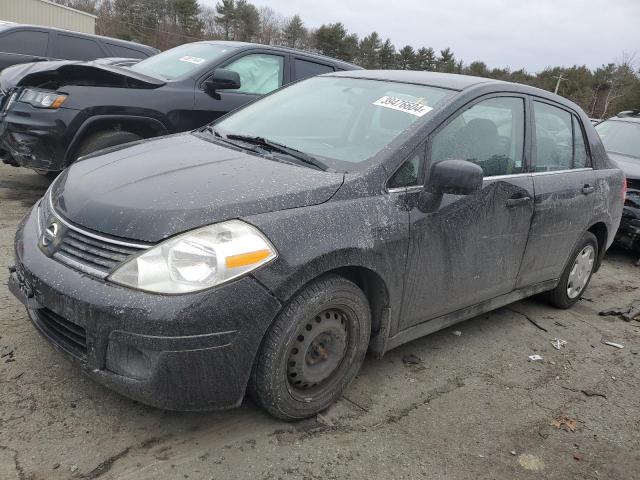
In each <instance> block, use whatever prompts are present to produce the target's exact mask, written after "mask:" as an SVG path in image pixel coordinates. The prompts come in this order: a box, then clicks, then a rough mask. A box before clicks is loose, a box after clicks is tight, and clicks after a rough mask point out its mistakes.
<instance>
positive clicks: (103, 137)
mask: <svg viewBox="0 0 640 480" xmlns="http://www.w3.org/2000/svg"><path fill="white" fill-rule="evenodd" d="M138 140H142V137H141V136H140V135H137V134H135V133H131V132H126V131H122V130H109V131H104V132H98V133H94V134H92V135H90V136H89V137H87V138H86V139H85V140H84V142H82V144H81V145H80V148H78V151H77V152H76V154H75V159H74V160H77V159H78V158H80V157H82V156H84V155H89V154H90V153H93V152H97V151H98V150H102V149H103V148H109V147H115V146H116V145H122V144H123V143H129V142H136V141H138Z"/></svg>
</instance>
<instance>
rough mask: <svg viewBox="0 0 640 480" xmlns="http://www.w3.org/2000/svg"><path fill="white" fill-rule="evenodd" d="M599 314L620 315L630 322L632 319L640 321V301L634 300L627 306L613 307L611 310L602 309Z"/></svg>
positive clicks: (606, 315) (607, 315)
mask: <svg viewBox="0 0 640 480" xmlns="http://www.w3.org/2000/svg"><path fill="white" fill-rule="evenodd" d="M598 315H600V316H601V317H619V318H620V319H622V320H624V321H625V322H630V321H632V320H637V321H640V304H639V303H638V302H634V303H632V304H631V305H629V306H626V307H613V308H610V309H609V310H602V311H601V312H598Z"/></svg>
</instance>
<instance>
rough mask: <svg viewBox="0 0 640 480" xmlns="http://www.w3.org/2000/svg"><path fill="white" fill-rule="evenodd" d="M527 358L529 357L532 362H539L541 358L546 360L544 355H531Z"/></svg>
mask: <svg viewBox="0 0 640 480" xmlns="http://www.w3.org/2000/svg"><path fill="white" fill-rule="evenodd" d="M527 358H528V359H529V361H530V362H537V361H540V360H544V357H543V356H542V355H529V356H528V357H527Z"/></svg>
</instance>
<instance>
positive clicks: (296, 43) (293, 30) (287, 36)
mask: <svg viewBox="0 0 640 480" xmlns="http://www.w3.org/2000/svg"><path fill="white" fill-rule="evenodd" d="M306 35H307V29H306V28H304V23H302V19H301V18H300V15H294V16H293V17H291V18H290V19H289V20H288V21H287V22H286V23H285V26H284V30H283V31H282V36H283V39H284V43H285V45H287V46H289V47H292V48H298V47H300V44H301V43H302V41H303V39H304V38H305V37H306Z"/></svg>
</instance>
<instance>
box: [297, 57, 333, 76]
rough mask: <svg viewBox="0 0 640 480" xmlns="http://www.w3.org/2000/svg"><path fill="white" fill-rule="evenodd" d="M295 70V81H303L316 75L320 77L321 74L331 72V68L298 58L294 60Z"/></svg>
mask: <svg viewBox="0 0 640 480" xmlns="http://www.w3.org/2000/svg"><path fill="white" fill-rule="evenodd" d="M295 68H296V80H303V79H305V78H309V77H315V76H316V75H322V74H323V73H330V72H333V71H334V70H333V67H329V66H328V65H322V64H320V63H316V62H309V61H307V60H302V59H300V58H296V59H295Z"/></svg>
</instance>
